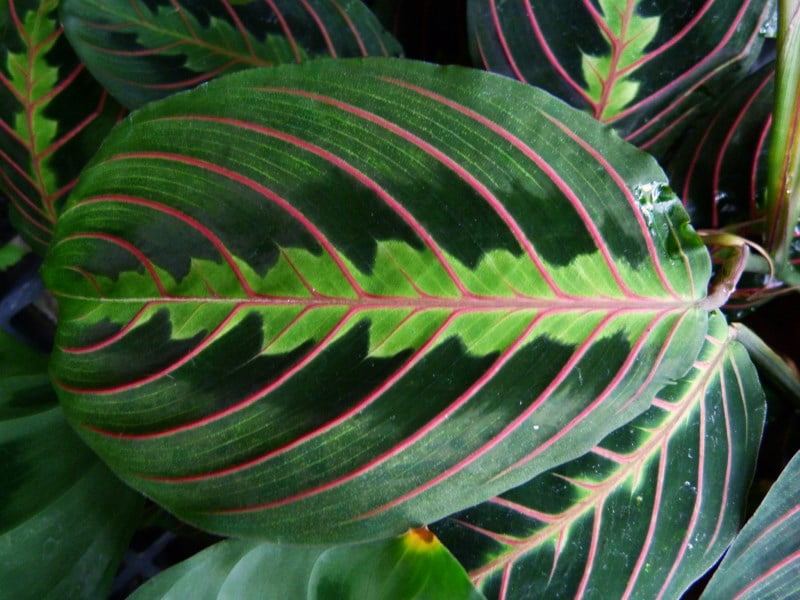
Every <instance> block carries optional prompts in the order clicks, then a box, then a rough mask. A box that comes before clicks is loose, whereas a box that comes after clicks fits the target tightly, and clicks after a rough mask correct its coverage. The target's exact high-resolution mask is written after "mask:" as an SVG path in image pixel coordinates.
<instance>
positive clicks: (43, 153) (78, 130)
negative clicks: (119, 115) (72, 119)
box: [36, 90, 108, 160]
mask: <svg viewBox="0 0 800 600" xmlns="http://www.w3.org/2000/svg"><path fill="white" fill-rule="evenodd" d="M107 99H108V92H107V91H106V90H103V91H102V93H101V94H100V100H99V101H98V104H97V106H96V107H95V109H94V110H93V111H92V112H91V113H90V114H89V115H87V116H86V118H84V119H83V120H82V121H81V122H80V123H78V124H77V125H76V126H75V127H73V128H72V129H70V130H69V131H68V132H67V133H65V134H64V135H63V136H61V138H59V139H58V140H56V141H54V142H53V143H52V144H50V145H49V146H48V147H47V148H44V149H42V151H41V152H39V154H38V155H37V156H36V158H37V159H39V160H41V159H43V158H45V157H47V156H49V155H50V154H52V153H53V152H56V151H57V150H58V149H59V148H61V147H62V146H63V145H64V144H66V143H67V142H69V141H70V140H71V139H73V138H74V137H75V136H76V135H78V134H79V133H81V131H83V130H84V129H85V128H86V127H88V126H89V124H90V123H91V122H92V121H94V120H95V119H96V118H97V117H99V116H100V115H101V114H102V112H103V108H105V104H106V100H107Z"/></svg>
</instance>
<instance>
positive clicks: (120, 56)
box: [61, 0, 400, 108]
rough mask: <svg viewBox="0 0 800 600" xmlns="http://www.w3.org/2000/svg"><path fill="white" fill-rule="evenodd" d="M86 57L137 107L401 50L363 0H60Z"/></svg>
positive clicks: (98, 73) (74, 40) (100, 75)
mask: <svg viewBox="0 0 800 600" xmlns="http://www.w3.org/2000/svg"><path fill="white" fill-rule="evenodd" d="M62 5H63V7H62V13H61V14H62V19H63V21H64V28H65V30H66V33H67V36H68V37H69V39H70V42H72V44H73V46H74V47H75V49H76V51H77V52H78V54H79V55H80V57H81V59H82V60H83V61H84V62H85V63H86V65H87V66H88V67H89V69H91V71H92V73H94V75H95V77H97V79H98V80H100V81H101V82H102V83H103V85H105V86H106V87H107V88H108V89H109V90H110V91H111V93H112V94H114V96H115V97H116V98H118V99H119V100H120V102H122V103H123V104H125V105H126V106H128V107H129V108H137V107H139V106H142V105H143V104H145V103H147V102H149V101H151V100H156V99H159V98H163V97H164V96H168V95H170V94H172V93H174V92H177V91H180V90H184V89H187V88H192V87H194V86H196V85H198V84H199V83H202V82H204V81H207V80H209V79H211V78H213V77H216V76H218V75H221V74H223V73H229V72H233V71H238V70H240V69H245V68H248V67H259V66H260V67H264V66H274V65H278V64H282V63H291V62H302V61H305V60H307V59H309V58H314V57H318V56H330V57H334V58H335V57H348V56H394V55H397V54H399V53H400V46H399V45H398V44H397V42H396V41H395V40H394V38H392V36H391V35H389V34H388V33H386V32H385V31H384V29H383V27H382V26H381V24H380V22H379V21H378V19H377V18H376V17H375V16H374V15H373V14H372V13H371V12H370V10H369V9H368V8H367V7H366V6H365V5H364V4H363V3H362V2H361V1H360V0H347V1H343V0H239V1H233V0H155V1H153V0H62Z"/></svg>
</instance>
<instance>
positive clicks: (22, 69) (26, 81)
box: [0, 0, 121, 254]
mask: <svg viewBox="0 0 800 600" xmlns="http://www.w3.org/2000/svg"><path fill="white" fill-rule="evenodd" d="M57 6H58V2H57V0H42V1H38V0H35V1H34V0H3V2H0V192H2V193H3V194H4V195H5V196H7V197H8V199H9V200H10V201H11V206H12V210H11V216H12V219H13V223H14V226H15V227H16V228H17V230H18V231H19V232H20V233H21V234H22V235H23V237H24V238H25V241H26V242H28V243H29V244H30V245H31V246H32V247H33V248H34V249H35V250H36V251H37V252H39V253H40V254H44V251H45V250H46V249H47V245H48V243H49V241H50V236H51V235H52V229H53V223H55V220H56V217H57V215H58V211H59V209H60V207H61V205H62V204H63V202H64V200H65V199H66V195H67V193H68V192H69V190H70V189H71V188H72V186H73V185H74V183H75V181H74V180H75V177H76V176H77V175H78V172H79V171H80V170H81V169H82V168H83V167H84V166H85V165H86V163H87V162H88V160H89V158H90V157H91V155H92V154H93V153H94V151H95V150H96V149H97V146H98V145H99V144H100V142H101V141H102V140H103V138H104V137H105V135H106V134H107V133H108V132H109V131H110V129H111V127H112V126H113V125H114V123H115V122H116V120H117V119H118V118H119V117H120V116H121V112H120V111H121V107H120V106H119V105H118V104H117V103H116V102H114V101H113V100H112V99H110V98H109V97H108V94H107V92H105V91H104V90H103V89H102V88H101V87H100V85H98V84H97V82H96V81H95V80H94V79H93V78H92V76H91V75H90V74H89V73H88V71H86V69H85V68H84V67H83V66H82V65H81V64H80V62H79V61H78V58H77V57H76V56H75V54H74V52H72V50H71V48H70V47H69V44H68V43H67V40H66V38H65V37H64V36H63V35H62V30H61V27H60V26H59V24H58V18H57V10H56V9H57Z"/></svg>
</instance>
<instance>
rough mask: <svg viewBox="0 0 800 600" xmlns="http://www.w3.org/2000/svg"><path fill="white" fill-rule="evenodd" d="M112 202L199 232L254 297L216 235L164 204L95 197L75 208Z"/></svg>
mask: <svg viewBox="0 0 800 600" xmlns="http://www.w3.org/2000/svg"><path fill="white" fill-rule="evenodd" d="M113 202H120V203H122V204H135V205H137V206H144V207H147V208H150V209H152V210H156V211H159V212H162V213H164V214H167V215H170V216H172V217H175V218H176V219H178V220H179V221H181V222H183V223H184V224H185V225H187V226H188V227H190V228H192V229H194V230H195V231H197V232H199V233H200V234H201V235H202V236H203V237H204V238H206V239H207V240H208V241H209V242H211V244H212V245H213V246H214V247H215V248H216V249H217V251H218V252H219V253H220V255H221V256H222V258H223V260H224V261H225V262H226V263H228V266H229V267H230V269H231V271H233V274H234V276H235V277H236V279H237V281H238V282H239V285H241V287H242V290H243V291H244V293H245V294H247V295H248V296H249V297H254V296H256V293H255V292H254V291H253V288H252V287H250V284H249V283H248V281H247V279H246V278H245V276H244V274H243V273H242V271H241V269H240V268H239V265H237V264H236V261H235V260H234V258H233V255H232V254H231V253H230V251H229V250H228V248H227V247H226V246H225V244H224V243H222V240H220V239H219V237H217V235H216V234H215V233H214V232H213V231H211V230H210V229H209V228H208V227H206V226H205V225H203V224H202V223H201V222H200V221H198V220H197V219H194V218H192V217H190V216H189V215H187V214H185V213H182V212H180V211H179V210H177V209H175V208H172V207H170V206H167V205H165V204H161V203H159V202H154V201H153V200H147V199H145V198H137V197H134V196H121V195H120V196H117V195H109V196H97V197H93V198H88V199H86V200H82V201H81V202H78V203H77V204H76V205H75V206H83V205H86V204H97V203H113Z"/></svg>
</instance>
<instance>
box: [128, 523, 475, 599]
mask: <svg viewBox="0 0 800 600" xmlns="http://www.w3.org/2000/svg"><path fill="white" fill-rule="evenodd" d="M162 598H192V599H193V600H215V599H222V598H237V600H246V599H251V598H252V599H253V600H255V599H259V598H292V599H297V600H301V599H303V598H307V599H308V600H327V599H329V598H336V599H337V600H362V599H364V598H380V599H381V600H407V599H409V598H427V599H430V600H479V599H480V598H482V596H481V595H480V594H479V593H478V592H477V591H476V590H475V589H474V588H473V587H472V584H471V583H470V581H469V578H468V577H467V574H466V573H465V572H464V569H463V568H462V567H461V565H459V564H458V562H457V561H456V560H455V559H454V558H453V556H452V555H451V554H450V553H449V552H448V551H447V549H446V548H445V547H444V546H442V544H441V543H440V542H439V540H437V539H436V538H435V537H434V536H433V534H431V533H430V532H429V531H427V530H419V531H416V530H415V531H410V532H408V533H407V534H405V535H403V536H401V537H399V538H394V539H389V540H381V541H378V542H368V543H366V544H358V545H354V546H334V547H332V548H326V547H300V546H275V545H272V544H265V543H259V542H249V541H226V542H221V543H219V544H217V545H215V546H213V547H211V548H209V549H207V550H204V551H203V552H201V553H199V554H197V555H196V556H194V557H192V558H190V559H189V560H187V561H184V562H183V563H180V564H179V565H176V566H175V567H172V568H170V569H168V570H167V571H165V572H163V573H161V574H159V575H158V576H156V577H155V578H153V579H152V580H150V581H148V582H147V583H146V584H145V585H144V586H142V587H141V588H140V589H139V590H137V591H136V592H135V593H134V594H133V596H131V600H161V599H162Z"/></svg>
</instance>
